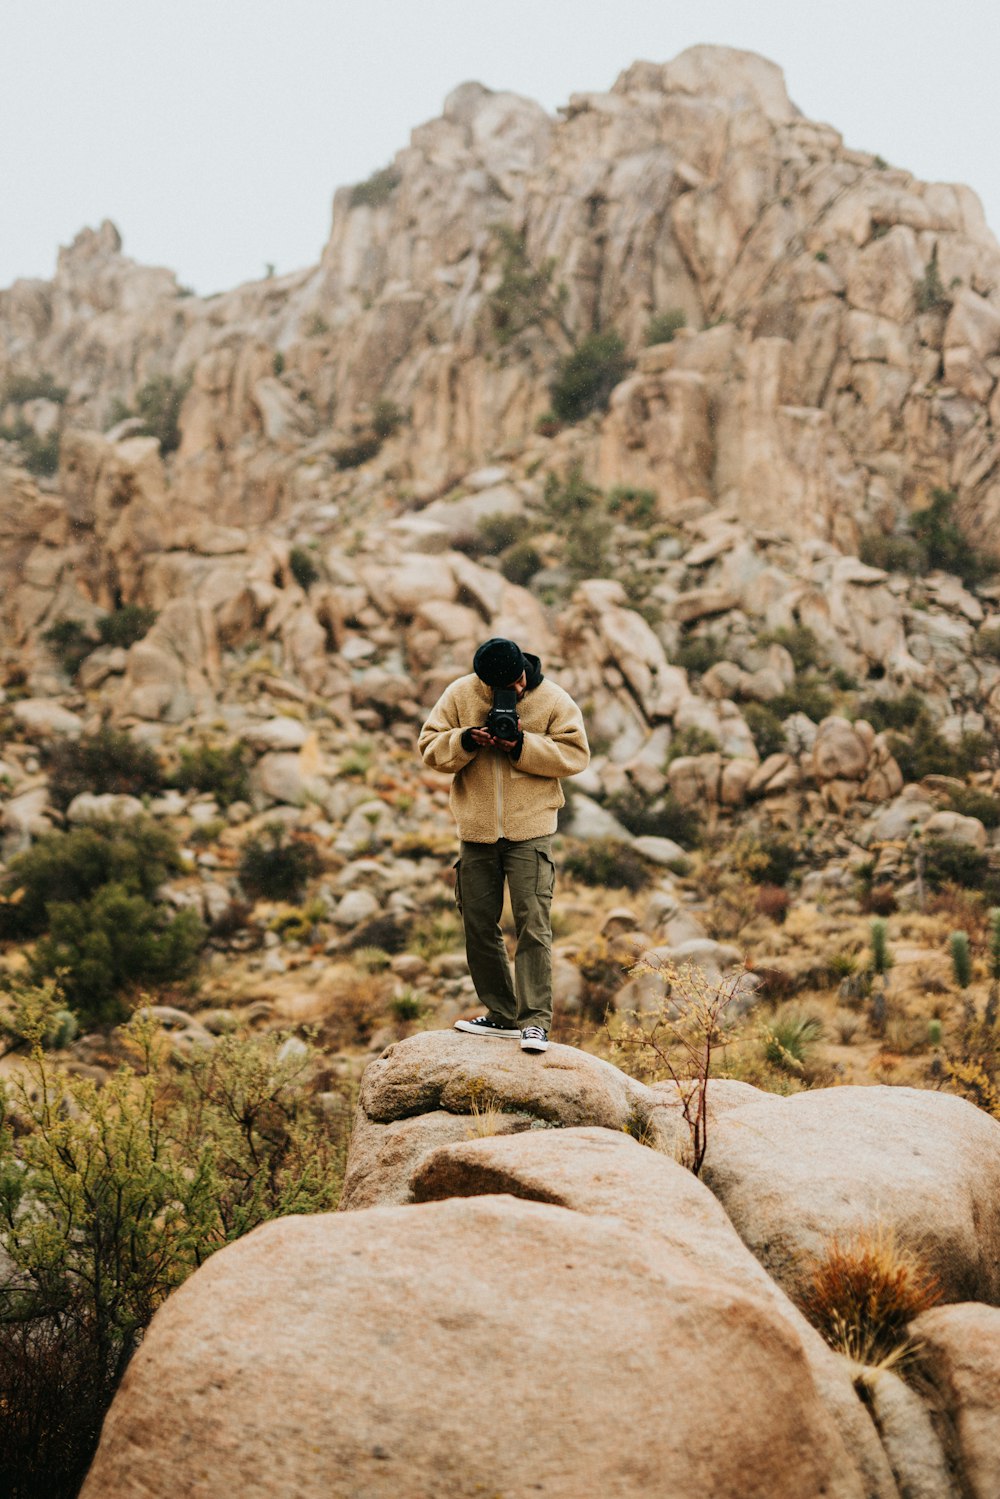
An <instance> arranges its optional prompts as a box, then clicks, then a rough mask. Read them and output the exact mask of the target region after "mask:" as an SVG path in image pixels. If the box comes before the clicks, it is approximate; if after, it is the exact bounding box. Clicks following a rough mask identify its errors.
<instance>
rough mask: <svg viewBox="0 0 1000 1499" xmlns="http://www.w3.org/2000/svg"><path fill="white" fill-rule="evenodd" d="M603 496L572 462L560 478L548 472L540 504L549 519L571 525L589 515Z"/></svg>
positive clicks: (598, 504)
mask: <svg viewBox="0 0 1000 1499" xmlns="http://www.w3.org/2000/svg"><path fill="white" fill-rule="evenodd" d="M603 499H604V496H603V494H602V493H601V491H600V490H599V489H598V488H597V487H596V485H593V484H588V483H587V481H586V479H585V478H584V477H583V467H582V465H581V464H579V463H574V464H573V465H572V467H571V468H570V469H569V470H568V471H567V472H566V474H564V476H563V477H562V479H560V478H559V476H558V475H557V474H549V475H548V477H547V478H546V480H545V492H544V495H543V498H542V505H543V509H544V512H545V516H546V518H547V519H548V520H549V521H552V522H553V523H558V522H560V521H568V522H570V523H571V524H573V525H576V523H577V522H578V521H579V519H580V517H581V516H584V515H590V514H592V513H593V511H594V510H595V509H597V508H599V507H600V506H601V504H602V503H603Z"/></svg>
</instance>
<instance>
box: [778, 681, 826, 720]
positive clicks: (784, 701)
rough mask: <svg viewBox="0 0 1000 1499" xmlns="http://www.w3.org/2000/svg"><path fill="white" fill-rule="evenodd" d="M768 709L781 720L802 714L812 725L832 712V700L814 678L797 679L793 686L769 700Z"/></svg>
mask: <svg viewBox="0 0 1000 1499" xmlns="http://www.w3.org/2000/svg"><path fill="white" fill-rule="evenodd" d="M770 707H771V710H772V712H774V713H776V714H777V716H778V717H779V718H781V719H784V718H790V717H791V715H792V714H793V713H804V714H805V716H806V717H807V718H811V719H812V721H813V723H819V722H820V720H821V719H823V718H826V717H828V716H829V714H831V713H832V712H833V698H832V697H831V695H830V693H829V692H827V690H826V688H825V687H824V686H823V685H822V683H821V682H818V681H817V680H816V679H815V677H812V676H809V677H801V678H798V677H797V678H796V680H795V683H794V685H793V686H791V687H789V688H787V690H786V691H785V692H781V693H779V694H778V696H777V697H775V698H772V699H771V703H770Z"/></svg>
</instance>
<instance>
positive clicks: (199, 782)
mask: <svg viewBox="0 0 1000 1499" xmlns="http://www.w3.org/2000/svg"><path fill="white" fill-rule="evenodd" d="M171 780H172V783H173V785H174V786H176V787H177V789H178V790H179V791H200V792H202V793H203V794H208V795H210V796H213V797H214V798H215V800H216V801H217V802H218V803H219V806H220V807H229V806H231V805H232V803H233V802H245V801H249V799H250V755H249V752H248V750H247V749H246V747H245V745H243V744H198V745H195V746H194V748H193V749H188V748H187V747H186V746H185V747H183V748H182V749H181V763H180V765H179V766H178V768H177V770H176V771H175V772H174V774H173V776H172V777H171Z"/></svg>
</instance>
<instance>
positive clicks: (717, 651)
mask: <svg viewBox="0 0 1000 1499" xmlns="http://www.w3.org/2000/svg"><path fill="white" fill-rule="evenodd" d="M725 659H726V651H725V645H724V644H723V642H722V641H721V640H720V639H719V638H718V636H716V635H690V636H687V637H685V638H684V639H682V640H681V643H680V645H679V646H678V647H677V650H676V651H675V652H674V664H675V665H677V666H682V667H683V668H684V670H685V671H689V672H692V673H693V674H694V675H696V676H699V675H701V674H702V673H703V672H706V671H708V670H709V669H710V668H711V667H713V666H715V665H716V664H717V663H718V662H719V661H725Z"/></svg>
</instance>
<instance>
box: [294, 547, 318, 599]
mask: <svg viewBox="0 0 1000 1499" xmlns="http://www.w3.org/2000/svg"><path fill="white" fill-rule="evenodd" d="M288 570H289V572H290V573H291V575H292V577H293V578H294V579H295V581H296V583H297V584H298V585H299V587H300V588H304V589H305V591H306V592H307V593H308V592H309V589H310V588H311V587H312V585H313V584H314V583H315V582H317V580H318V579H319V578H320V576H321V573H320V568H319V563H318V562H317V561H316V558H315V557H314V556H313V554H312V552H310V551H309V550H308V549H307V548H306V547H292V550H291V551H290V552H289V554H288Z"/></svg>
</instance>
